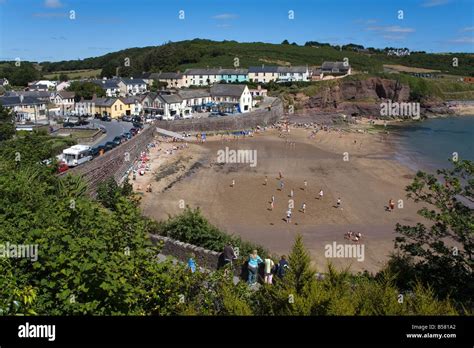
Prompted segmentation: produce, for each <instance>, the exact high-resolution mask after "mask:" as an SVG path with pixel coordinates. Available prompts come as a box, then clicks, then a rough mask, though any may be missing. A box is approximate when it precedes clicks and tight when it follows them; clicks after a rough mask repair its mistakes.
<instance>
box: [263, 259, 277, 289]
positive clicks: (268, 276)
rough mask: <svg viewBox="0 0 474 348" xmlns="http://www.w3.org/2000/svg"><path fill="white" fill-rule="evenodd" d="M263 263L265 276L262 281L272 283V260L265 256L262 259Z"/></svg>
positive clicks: (273, 264) (273, 265)
mask: <svg viewBox="0 0 474 348" xmlns="http://www.w3.org/2000/svg"><path fill="white" fill-rule="evenodd" d="M264 264H265V278H264V283H265V284H272V279H273V273H272V271H273V268H274V267H275V263H274V262H273V260H272V259H270V258H266V259H265V260H264Z"/></svg>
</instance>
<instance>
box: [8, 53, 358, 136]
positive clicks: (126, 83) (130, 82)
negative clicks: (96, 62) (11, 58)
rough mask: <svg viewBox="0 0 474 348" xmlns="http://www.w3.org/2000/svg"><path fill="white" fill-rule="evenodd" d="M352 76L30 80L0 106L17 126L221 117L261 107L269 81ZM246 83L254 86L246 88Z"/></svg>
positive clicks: (267, 68)
mask: <svg viewBox="0 0 474 348" xmlns="http://www.w3.org/2000/svg"><path fill="white" fill-rule="evenodd" d="M350 74H351V67H350V65H349V64H348V63H347V62H324V63H323V64H322V66H321V67H319V68H311V69H310V68H309V67H308V66H271V65H261V66H251V67H249V68H248V69H239V68H234V69H222V68H193V69H187V70H185V71H184V72H179V71H178V72H159V73H144V74H142V75H140V76H135V77H130V78H124V77H113V78H103V79H82V80H68V81H51V80H39V81H32V82H30V83H29V84H28V87H27V88H25V89H24V90H9V91H6V92H5V93H4V95H3V96H0V104H2V105H3V106H5V107H7V108H9V109H11V110H12V111H13V112H14V113H15V115H16V122H17V124H18V125H25V124H27V125H28V124H35V125H38V124H40V125H41V124H43V125H44V124H51V123H52V120H54V119H56V120H59V121H60V120H61V119H60V118H61V117H62V118H65V117H68V116H100V117H104V118H106V119H107V118H110V119H115V120H117V119H122V118H123V119H124V120H130V118H131V117H133V116H142V117H145V118H151V119H163V120H175V119H188V118H193V117H198V118H201V117H219V116H227V115H236V114H242V113H247V112H249V111H252V110H254V109H256V108H259V107H265V102H264V100H265V98H266V97H267V95H268V91H267V89H265V88H264V87H262V85H265V84H267V83H271V82H274V83H288V82H310V81H319V80H327V79H333V78H341V77H344V76H348V75H350ZM77 81H78V82H91V83H94V84H96V85H97V86H99V87H100V88H101V89H102V90H103V92H104V93H103V94H104V96H103V97H97V96H95V95H94V96H93V97H92V98H91V99H89V100H87V99H84V98H78V97H77V96H76V94H75V93H74V92H72V91H69V90H68V89H69V87H70V86H71V83H73V82H77ZM248 83H254V84H257V87H256V88H249V87H248V86H247V84H248ZM8 84H9V82H8V80H7V79H5V78H4V79H0V85H1V86H3V87H6V86H8ZM154 84H160V85H161V86H162V87H161V89H160V90H158V91H156V92H151V90H152V89H153V88H152V86H153V85H154ZM155 90H156V88H155ZM53 123H54V121H53ZM23 128H25V127H23ZM26 128H28V129H30V127H26Z"/></svg>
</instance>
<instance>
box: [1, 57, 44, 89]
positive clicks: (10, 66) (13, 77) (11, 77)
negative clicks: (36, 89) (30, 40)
mask: <svg viewBox="0 0 474 348" xmlns="http://www.w3.org/2000/svg"><path fill="white" fill-rule="evenodd" d="M18 63H19V64H20V65H19V66H18ZM0 76H2V77H6V78H7V79H8V81H9V82H10V84H11V85H12V86H28V82H32V81H36V80H39V79H40V77H41V73H40V72H39V70H38V69H36V67H35V65H34V64H33V63H31V62H23V61H21V62H16V61H10V62H7V61H5V62H1V63H0Z"/></svg>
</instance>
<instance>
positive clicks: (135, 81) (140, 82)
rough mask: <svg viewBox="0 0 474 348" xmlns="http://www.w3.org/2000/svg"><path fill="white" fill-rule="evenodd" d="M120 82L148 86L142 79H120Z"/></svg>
mask: <svg viewBox="0 0 474 348" xmlns="http://www.w3.org/2000/svg"><path fill="white" fill-rule="evenodd" d="M119 81H122V82H123V83H125V84H126V85H144V84H146V82H145V81H143V80H142V79H133V78H132V79H127V78H120V80H119Z"/></svg>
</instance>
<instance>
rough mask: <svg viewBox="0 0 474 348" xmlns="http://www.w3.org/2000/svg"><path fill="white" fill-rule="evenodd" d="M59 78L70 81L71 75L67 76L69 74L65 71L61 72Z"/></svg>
mask: <svg viewBox="0 0 474 348" xmlns="http://www.w3.org/2000/svg"><path fill="white" fill-rule="evenodd" d="M58 80H59V81H68V80H69V76H67V74H65V73H61V74H59V78H58Z"/></svg>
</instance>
